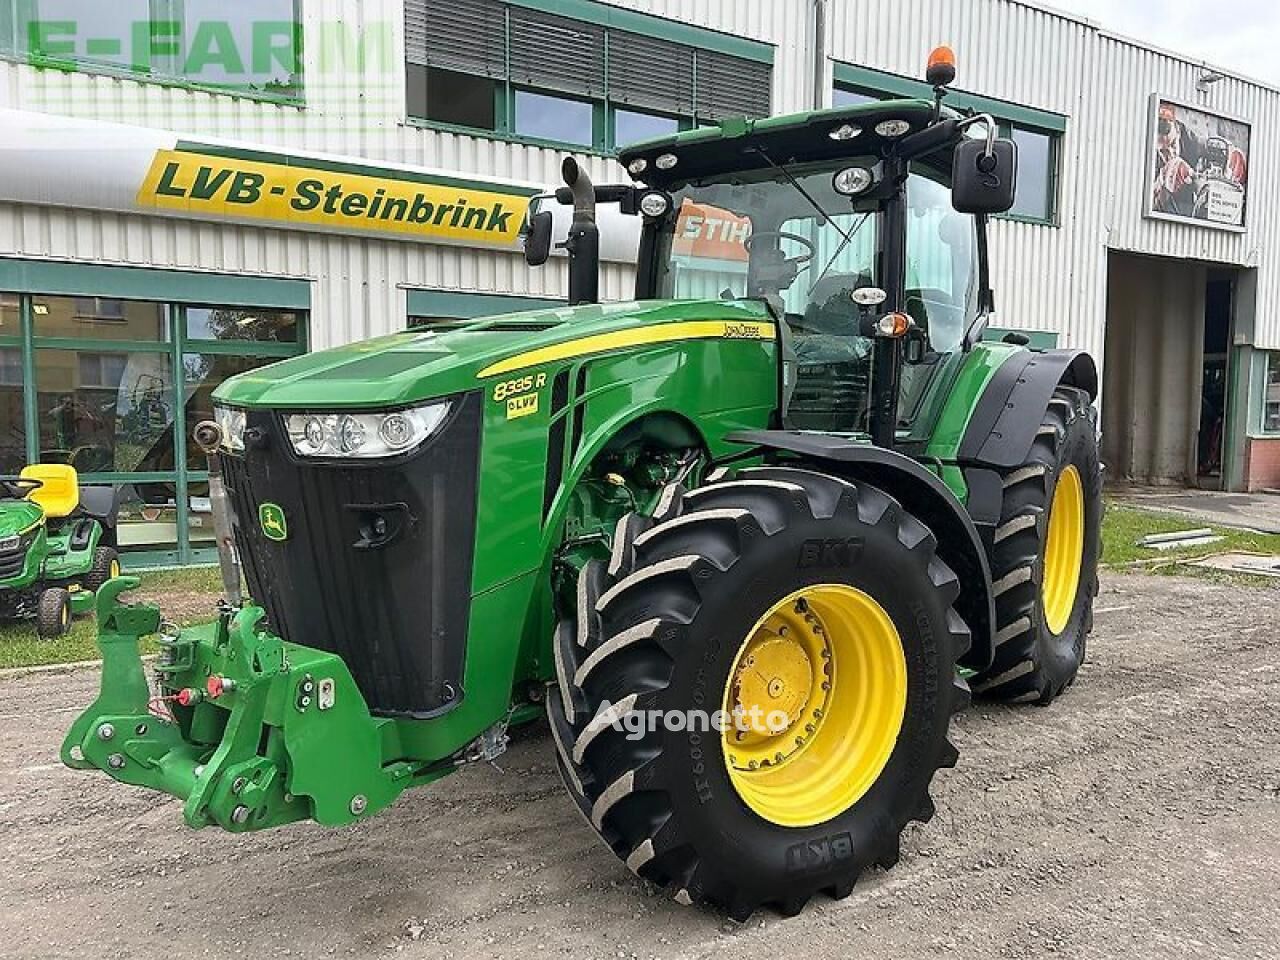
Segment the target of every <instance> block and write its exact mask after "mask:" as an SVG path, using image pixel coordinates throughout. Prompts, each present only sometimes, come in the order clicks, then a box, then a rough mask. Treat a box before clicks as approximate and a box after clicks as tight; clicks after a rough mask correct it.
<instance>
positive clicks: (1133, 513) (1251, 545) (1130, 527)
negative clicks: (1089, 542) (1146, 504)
mask: <svg viewBox="0 0 1280 960" xmlns="http://www.w3.org/2000/svg"><path fill="white" fill-rule="evenodd" d="M1204 527H1208V528H1211V529H1212V530H1213V532H1214V535H1215V536H1220V537H1222V539H1221V540H1219V541H1218V542H1216V543H1210V544H1204V545H1201V546H1198V547H1176V548H1174V549H1171V550H1154V549H1151V548H1149V547H1140V546H1138V540H1140V539H1141V538H1142V537H1145V536H1147V535H1148V534H1152V533H1175V532H1177V531H1179V530H1198V529H1201V528H1204ZM1235 552H1244V553H1273V554H1280V534H1266V533H1250V532H1249V531H1247V530H1236V529H1232V528H1230V527H1215V526H1213V525H1212V524H1209V523H1203V522H1201V521H1199V520H1196V519H1195V518H1194V517H1176V516H1171V515H1170V514H1167V513H1157V512H1155V511H1152V510H1139V509H1135V508H1134V507H1122V506H1119V505H1118V504H1116V503H1114V502H1110V501H1109V502H1108V503H1107V511H1106V515H1105V516H1104V517H1103V520H1102V562H1103V564H1105V565H1108V566H1111V565H1118V564H1126V563H1134V562H1135V561H1141V560H1172V561H1176V560H1185V559H1187V558H1191V557H1202V556H1204V555H1205V554H1208V553H1235ZM1170 566H1174V565H1173V564H1171V565H1170ZM1179 569H1180V571H1181V572H1185V571H1186V569H1187V568H1186V567H1181V568H1179ZM1248 579H1249V580H1254V579H1257V578H1254V577H1249V578H1248Z"/></svg>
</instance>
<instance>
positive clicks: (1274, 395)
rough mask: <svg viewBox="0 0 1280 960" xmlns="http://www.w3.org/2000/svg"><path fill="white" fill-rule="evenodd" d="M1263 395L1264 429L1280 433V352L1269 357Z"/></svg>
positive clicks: (1268, 431)
mask: <svg viewBox="0 0 1280 960" xmlns="http://www.w3.org/2000/svg"><path fill="white" fill-rule="evenodd" d="M1264 390H1265V392H1264V393H1263V395H1262V429H1263V430H1265V431H1266V432H1267V433H1280V352H1272V353H1270V354H1268V355H1267V380H1266V384H1265V387H1264Z"/></svg>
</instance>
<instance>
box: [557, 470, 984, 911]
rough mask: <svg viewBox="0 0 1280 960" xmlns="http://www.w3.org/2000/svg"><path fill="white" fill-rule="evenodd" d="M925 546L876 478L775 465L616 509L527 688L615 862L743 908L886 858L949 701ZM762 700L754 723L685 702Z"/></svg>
mask: <svg viewBox="0 0 1280 960" xmlns="http://www.w3.org/2000/svg"><path fill="white" fill-rule="evenodd" d="M936 545H937V544H936V540H935V539H934V536H933V534H932V533H930V531H929V530H928V529H927V528H926V527H925V526H924V524H922V523H921V522H920V521H919V520H917V519H916V518H915V517H913V516H912V515H910V514H909V513H907V512H906V511H904V510H903V509H902V507H901V506H900V505H899V504H898V503H897V502H896V501H895V500H893V499H892V498H891V497H890V496H888V495H887V494H885V493H884V492H883V491H881V490H878V489H877V488H875V487H872V486H870V485H867V484H862V483H859V484H857V485H854V484H852V483H850V482H847V481H845V480H842V479H840V478H837V477H832V476H828V475H824V474H821V473H816V472H813V471H811V470H803V469H791V468H783V467H766V468H759V469H750V470H743V471H741V472H740V473H738V474H737V476H736V478H735V479H733V480H728V481H723V482H715V483H711V484H709V485H707V486H704V487H701V488H698V489H696V490H693V491H691V492H688V493H686V492H684V491H683V490H682V489H681V488H679V487H670V488H668V490H667V491H666V493H665V494H664V496H663V499H662V502H661V503H660V504H659V507H658V510H657V512H656V515H655V517H654V518H648V517H642V516H640V515H637V514H632V515H629V516H628V517H625V518H624V519H623V520H622V521H621V522H620V523H619V525H618V528H617V532H616V535H615V537H614V544H613V555H612V559H611V561H610V562H609V563H608V564H606V563H604V562H602V561H593V562H592V563H590V564H588V565H587V566H586V567H585V568H584V570H583V572H582V575H581V578H580V581H579V591H578V593H579V596H578V609H577V613H576V616H574V617H570V618H566V619H564V620H562V621H561V623H560V624H559V628H558V630H557V635H556V670H557V683H556V684H553V685H552V688H551V690H550V693H549V704H548V706H549V714H550V719H551V726H552V730H553V734H554V738H555V741H556V746H557V752H558V760H559V766H560V771H561V774H562V776H563V779H564V782H565V785H566V787H567V788H568V790H569V793H570V795H571V796H572V798H573V800H574V802H575V803H576V804H577V806H578V808H579V809H580V810H581V811H582V813H583V814H584V815H585V816H586V817H587V819H588V821H589V822H590V823H591V825H592V827H593V828H594V829H595V830H596V832H597V833H598V834H599V835H600V836H601V838H602V839H603V840H604V841H605V842H606V843H607V844H608V845H609V847H610V848H611V849H612V850H613V851H614V853H615V854H617V855H618V856H619V857H620V858H622V859H623V860H625V861H626V864H627V866H628V867H629V868H630V869H631V870H633V871H634V872H635V873H637V874H638V875H639V876H641V877H644V878H646V879H648V880H651V881H653V882H655V883H657V884H660V885H665V886H669V887H670V888H671V889H673V890H674V892H675V897H676V899H677V900H679V901H680V902H683V903H692V902H695V901H701V900H707V901H710V902H712V903H715V904H717V905H719V906H721V907H723V908H725V909H726V910H727V911H728V912H729V913H730V915H731V916H733V917H734V918H736V919H745V918H746V917H747V916H749V915H750V914H751V913H752V912H753V911H754V910H755V909H756V908H757V907H758V906H760V905H762V904H766V903H767V904H774V905H776V906H778V907H779V909H781V910H782V912H784V913H787V914H792V913H796V912H798V911H799V910H800V909H802V908H803V907H804V905H805V903H806V902H807V901H808V900H809V899H810V897H812V896H813V894H815V893H817V892H820V891H825V892H826V893H828V894H830V895H831V896H833V897H836V898H839V897H843V896H847V895H848V894H849V892H850V891H851V890H852V889H853V885H854V882H855V880H856V879H857V877H858V876H859V874H860V873H861V872H862V871H863V870H864V869H866V868H867V867H869V866H871V865H873V864H879V865H880V866H882V867H885V868H888V867H890V866H892V865H893V864H895V863H896V862H897V860H898V849H899V836H900V834H901V832H902V830H903V829H904V828H905V827H906V825H907V824H908V823H909V822H911V821H913V820H917V821H922V822H923V821H927V820H928V819H929V818H930V817H931V816H932V815H933V809H934V808H933V802H932V800H931V799H930V796H929V784H930V781H931V780H932V778H933V775H934V773H935V772H936V771H937V770H938V768H940V767H949V766H954V764H955V761H956V750H955V748H954V747H952V746H951V744H950V743H949V742H948V740H947V729H948V724H949V722H950V719H951V715H952V714H953V713H954V712H956V711H957V710H959V709H961V708H962V707H963V706H964V705H965V704H967V703H968V689H967V687H966V686H965V684H964V682H963V681H961V680H959V679H958V678H957V675H956V672H955V664H956V659H957V657H959V656H961V655H962V654H963V653H964V651H965V650H966V649H967V648H968V645H969V631H968V629H967V628H966V626H965V624H964V622H963V621H962V620H961V618H960V617H959V615H958V614H957V613H956V612H955V610H954V609H953V608H952V604H953V603H954V601H955V599H956V598H957V596H958V595H959V592H960V585H959V582H958V580H957V578H956V576H955V574H954V573H953V572H952V571H951V570H950V569H949V568H948V567H947V566H946V565H945V564H944V563H943V562H942V561H941V560H940V559H939V558H938V557H937V555H936ZM762 704H763V705H765V706H770V707H772V708H774V709H773V710H771V711H770V713H771V716H772V719H771V720H769V721H768V722H767V724H766V726H764V727H761V726H760V725H759V724H757V723H753V722H752V721H750V720H747V721H746V722H744V723H736V722H734V721H730V723H729V725H728V727H727V729H725V730H724V732H723V733H722V732H720V731H719V730H718V729H717V728H716V727H714V726H712V727H710V728H708V725H707V724H706V723H705V722H702V723H699V722H698V720H695V719H694V718H703V717H705V715H706V714H711V713H713V712H714V711H717V710H726V709H727V710H729V711H730V712H732V710H733V708H735V707H737V708H739V709H740V710H742V711H743V712H744V716H745V714H746V713H747V712H749V710H750V706H752V705H755V706H761V705H762ZM691 711H696V712H694V713H690V712H691ZM658 715H661V717H662V718H663V721H662V722H657V720H656V717H657V716H658ZM676 716H682V717H686V718H687V720H686V721H685V722H684V723H683V724H682V723H680V722H676V723H673V722H672V718H673V717H676ZM689 727H692V729H689Z"/></svg>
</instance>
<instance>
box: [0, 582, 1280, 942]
mask: <svg viewBox="0 0 1280 960" xmlns="http://www.w3.org/2000/svg"><path fill="white" fill-rule="evenodd" d="M1278 644H1280V591H1277V590H1275V589H1268V588H1259V587H1251V586H1225V585H1221V584H1217V583H1211V582H1209V581H1206V580H1200V579H1182V578H1175V577H1146V576H1139V575H1127V576H1109V577H1106V578H1105V579H1104V581H1103V592H1102V595H1101V596H1100V597H1099V613H1098V618H1097V630H1096V632H1095V634H1094V638H1093V641H1092V646H1091V649H1090V654H1089V660H1088V663H1087V664H1086V665H1085V668H1084V670H1083V672H1082V674H1081V681H1080V683H1078V684H1077V685H1076V686H1075V687H1074V688H1072V690H1071V691H1070V692H1069V694H1068V695H1067V696H1066V697H1065V698H1063V699H1062V700H1060V701H1059V702H1058V703H1057V704H1055V705H1054V706H1052V707H1050V708H1048V709H1036V708H1020V709H1006V708H1003V707H995V706H991V705H982V704H979V705H978V706H977V707H975V708H974V709H972V710H970V711H969V712H968V713H966V714H965V715H963V716H961V717H959V718H958V719H957V722H956V731H955V737H954V739H955V741H956V743H957V745H958V746H959V747H960V751H961V765H960V767H959V768H957V769H956V770H954V771H944V772H943V773H942V774H941V775H940V776H939V778H938V781H937V782H936V784H935V797H936V798H937V801H938V808H939V814H938V816H937V817H936V818H935V819H934V821H933V822H932V823H931V824H928V825H927V826H920V825H913V826H912V827H911V829H910V831H909V833H908V835H907V837H906V838H905V841H904V843H903V857H902V862H901V864H900V865H899V866H898V867H897V868H896V869H894V870H892V871H891V872H889V873H883V874H882V873H874V874H872V875H870V876H868V877H865V878H864V879H863V881H862V882H861V883H859V885H858V888H857V890H855V892H854V894H853V896H852V897H850V898H849V899H847V900H845V901H842V902H840V903H832V902H830V901H825V900H822V901H815V902H814V903H812V904H811V905H810V907H809V909H808V910H806V911H805V913H804V914H803V915H802V916H800V917H799V918H796V919H793V920H783V919H781V918H779V917H777V916H776V915H773V914H757V915H756V916H755V917H754V918H752V920H751V921H750V922H748V923H747V924H744V925H741V926H739V925H735V924H731V923H728V922H726V921H725V920H724V919H723V918H721V917H719V916H718V915H716V914H715V913H713V912H711V911H710V910H703V909H697V908H693V909H689V908H683V907H680V906H678V905H677V904H675V903H674V902H672V901H670V900H669V899H668V898H667V896H666V895H664V894H662V893H660V892H658V891H655V890H653V889H651V888H649V887H648V886H647V885H645V884H644V883H642V882H640V881H638V880H635V879H633V878H632V877H631V875H630V874H629V873H628V872H627V871H626V869H625V868H624V867H623V866H622V865H621V864H620V863H618V862H616V861H615V860H614V859H613V857H612V855H611V854H609V853H608V851H607V850H605V848H604V847H603V846H601V845H599V844H598V843H597V842H596V841H595V839H594V838H593V836H592V835H591V833H590V832H589V830H588V828H587V827H586V826H585V825H584V824H583V823H582V822H581V820H580V819H579V817H578V815H577V813H575V812H574V811H573V810H572V809H571V808H570V805H569V802H568V800H567V798H565V797H564V796H562V794H561V787H560V784H559V781H558V779H557V777H556V774H555V771H554V768H553V766H552V763H551V751H552V747H551V744H550V741H549V739H548V737H547V735H546V733H545V730H544V729H542V728H537V729H534V730H531V731H530V732H528V733H527V734H524V735H522V736H521V737H520V738H519V740H518V742H517V743H516V744H514V745H513V748H512V749H511V751H510V752H509V753H508V754H507V755H506V756H505V757H504V758H503V759H502V761H501V765H502V768H503V769H502V771H499V770H497V769H494V768H492V767H487V766H486V767H479V768H476V769H472V770H468V771H464V772H463V773H461V774H459V775H457V776H454V777H451V778H449V779H447V780H445V781H443V782H441V783H439V784H436V785H435V786H433V787H428V788H426V789H424V790H422V791H419V792H417V793H414V794H410V795H408V796H406V797H405V798H403V799H402V800H401V801H400V802H399V803H398V804H397V805H396V806H395V807H393V808H392V809H391V810H390V811H388V812H386V813H384V814H383V815H381V816H379V817H377V818H375V819H374V820H372V821H370V822H368V823H366V824H362V825H360V826H358V827H353V828H348V829H346V830H337V831H331V830H325V829H322V828H319V827H315V826H307V825H297V826H293V827H288V828H284V829H281V830H278V831H274V832H269V833H266V834H259V835H254V836H250V837H244V838H239V839H237V838H235V837H232V836H229V835H225V834H222V833H218V832H214V831H210V830H206V831H203V832H200V833H195V832H191V831H189V830H187V829H186V828H185V827H183V826H181V825H180V819H179V810H178V806H177V802H176V801H168V800H165V799H163V798H160V797H158V796H156V795H153V794H150V793H147V792H144V791H141V790H135V789H132V788H129V787H123V786H118V785H115V784H113V783H111V782H109V781H108V780H107V779H106V778H105V777H104V776H101V775H96V776H95V775H92V774H80V773H74V772H72V771H70V770H65V769H63V768H61V767H60V766H58V765H57V764H56V756H55V753H56V750H57V746H58V744H59V742H60V740H61V737H62V733H63V730H64V729H65V727H66V726H67V724H68V723H69V722H70V720H71V719H72V715H73V713H74V711H75V710H76V709H77V708H78V705H81V704H83V703H87V702H88V700H89V698H90V696H91V692H92V688H93V687H94V686H95V685H96V682H97V675H96V672H95V671H92V670H81V671H78V672H74V673H67V674H53V675H40V676H32V677H26V678H22V679H12V678H11V679H6V680H0V891H3V893H2V895H0V957H6V958H7V957H23V958H32V960H35V958H38V960H49V958H59V960H61V958H80V957H83V958H93V960H98V958H101V957H129V958H143V957H166V958H167V957H170V956H174V955H179V956H183V957H205V956H208V957H224V956H228V957H230V956H248V957H254V958H267V957H285V956H295V957H308V958H310V957H324V956H331V955H336V956H359V957H389V956H401V957H421V958H427V957H431V958H439V957H459V958H461V957H468V958H470V957H500V958H521V960H525V958H528V957H530V956H536V957H539V958H542V957H550V956H572V957H590V958H600V957H615V956H616V957H640V958H644V957H719V956H726V957H728V956H732V957H734V958H735V960H738V958H741V957H743V956H761V957H764V956H769V957H777V956H782V955H787V956H790V957H858V956H872V955H874V956H879V957H893V956H899V957H930V956H941V955H949V956H960V957H975V958H979V957H980V958H991V957H997V958H998V957H1038V956H1065V957H1083V958H1089V957H1124V958H1126V960H1135V958H1157V957H1158V958H1165V957H1179V958H1183V957H1224V958H1233V960H1235V958H1248V957H1276V956H1278V954H1277V949H1278V948H1277V944H1278V943H1280V718H1278V715H1277V713H1276V710H1275V706H1274V705H1275V704H1276V703H1277V702H1280V646H1278Z"/></svg>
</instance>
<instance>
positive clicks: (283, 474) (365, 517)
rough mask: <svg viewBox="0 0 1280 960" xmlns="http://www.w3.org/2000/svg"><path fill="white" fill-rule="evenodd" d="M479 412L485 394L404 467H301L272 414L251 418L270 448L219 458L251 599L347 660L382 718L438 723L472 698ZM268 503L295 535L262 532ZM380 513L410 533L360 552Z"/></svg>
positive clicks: (302, 638)
mask: <svg viewBox="0 0 1280 960" xmlns="http://www.w3.org/2000/svg"><path fill="white" fill-rule="evenodd" d="M481 408H482V401H481V395H480V394H479V393H475V394H469V395H467V396H466V397H462V398H458V399H457V400H456V401H455V409H454V411H453V412H452V413H451V414H450V416H449V420H448V422H447V423H446V424H445V425H444V427H443V428H442V429H441V431H440V432H439V433H438V434H437V436H436V437H435V438H433V439H432V441H431V442H430V443H429V444H428V445H427V446H426V447H425V448H424V449H423V450H421V451H419V452H417V453H415V454H413V455H412V456H411V457H410V458H408V459H407V460H406V459H401V460H398V461H387V462H370V461H365V462H363V463H353V464H338V465H335V464H326V463H300V462H296V461H295V458H293V457H292V455H291V451H289V450H288V449H287V444H288V440H287V439H286V438H285V437H284V435H283V430H282V428H281V426H280V425H279V423H278V422H277V421H276V420H275V417H274V415H271V414H268V413H265V412H255V411H251V412H250V414H249V427H250V429H251V430H253V429H254V428H257V429H258V430H260V431H262V434H263V435H264V436H265V437H266V440H265V442H264V445H263V446H262V447H261V448H258V449H252V450H250V451H249V452H248V453H247V454H246V456H245V457H244V458H241V457H235V456H223V457H222V464H223V474H224V477H225V479H226V482H227V487H228V492H229V495H230V498H231V501H232V504H233V505H234V509H235V513H236V520H235V530H236V545H237V548H238V550H239V552H240V559H241V563H242V565H243V567H244V572H245V579H246V582H247V583H248V586H249V593H250V596H252V597H253V599H254V601H255V602H257V603H258V604H260V605H261V606H262V607H263V609H265V610H266V612H267V618H268V621H269V623H270V625H271V626H272V627H273V628H274V629H275V630H276V631H277V632H278V633H279V634H280V636H282V637H284V639H286V640H289V641H291V642H294V643H299V644H303V645H305V646H309V647H315V648H317V649H320V650H328V651H331V652H333V653H336V654H338V655H339V656H341V657H342V658H343V660H344V661H345V662H346V664H347V666H348V668H349V669H350V670H351V673H352V676H353V677H354V678H355V681H356V684H357V685H358V686H359V687H360V690H361V693H363V694H364V697H365V700H366V701H367V702H368V704H369V707H370V709H371V710H373V711H374V712H375V713H380V714H384V715H395V716H419V717H420V716H431V715H435V714H438V713H441V712H443V711H445V710H448V709H450V708H452V707H454V706H456V705H457V703H458V702H460V700H461V698H462V676H463V667H464V660H465V651H466V639H467V618H468V611H469V609H470V599H471V573H472V558H473V545H474V541H475V517H476V494H477V482H478V469H479V467H478V464H479V451H480V418H481ZM264 502H271V503H275V504H278V505H279V506H280V507H281V508H282V509H283V510H284V513H285V516H286V519H287V523H288V530H289V536H288V539H287V540H285V541H283V542H274V541H271V540H268V539H267V538H266V537H265V536H263V534H262V531H261V529H260V527H259V523H258V508H259V506H260V505H261V504H262V503H264ZM377 515H381V516H384V517H385V518H386V519H387V520H388V522H389V526H390V527H391V528H392V529H396V528H398V529H399V531H400V532H399V534H398V535H397V536H395V537H394V538H392V539H391V541H390V542H389V543H388V544H387V545H386V546H383V547H381V548H378V549H361V548H360V547H358V546H357V544H358V543H359V542H360V541H361V540H362V537H363V530H362V524H363V525H365V529H367V524H368V522H369V519H370V518H371V517H373V516H377Z"/></svg>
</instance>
